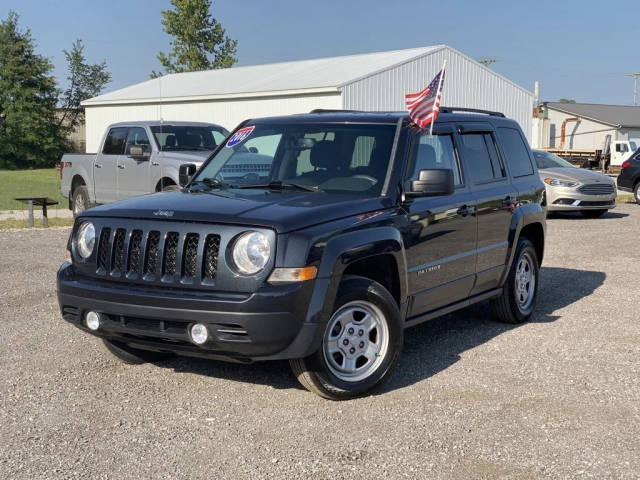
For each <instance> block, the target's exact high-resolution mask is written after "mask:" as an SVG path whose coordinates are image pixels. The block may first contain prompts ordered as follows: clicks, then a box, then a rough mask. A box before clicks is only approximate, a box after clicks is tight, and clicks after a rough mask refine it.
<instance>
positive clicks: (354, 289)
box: [290, 276, 404, 400]
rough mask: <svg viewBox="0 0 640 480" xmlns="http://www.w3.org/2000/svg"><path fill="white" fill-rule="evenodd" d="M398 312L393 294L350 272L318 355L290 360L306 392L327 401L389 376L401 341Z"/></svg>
mask: <svg viewBox="0 0 640 480" xmlns="http://www.w3.org/2000/svg"><path fill="white" fill-rule="evenodd" d="M403 335H404V332H403V325H402V321H401V318H400V312H399V310H398V306H397V305H396V302H395V300H394V299H393V297H392V296H391V294H390V293H389V292H388V291H387V290H386V289H385V288H384V287H383V286H382V285H380V284H379V283H377V282H374V281H373V280H370V279H368V278H364V277H357V276H348V277H345V278H344V279H343V281H342V282H341V284H340V289H339V292H338V298H337V300H336V304H335V308H334V311H333V314H332V315H331V318H330V319H329V322H328V323H327V327H326V330H325V333H324V337H323V340H322V345H321V347H320V348H319V349H318V351H317V352H316V353H314V354H313V355H311V356H309V357H307V358H300V359H295V360H291V361H290V363H291V369H292V370H293V373H294V374H295V375H296V377H297V378H298V381H299V382H300V383H301V384H302V385H303V386H304V387H305V388H307V389H308V390H310V391H312V392H314V393H316V394H318V395H320V396H322V397H324V398H328V399H331V400H345V399H348V398H353V397H357V396H360V395H364V394H366V393H368V392H370V391H371V390H373V389H375V388H377V387H379V386H380V385H382V384H383V383H384V382H385V381H386V380H388V378H389V376H390V375H391V371H392V370H393V367H394V366H395V364H396V362H397V361H398V358H399V356H400V352H401V350H402V343H403Z"/></svg>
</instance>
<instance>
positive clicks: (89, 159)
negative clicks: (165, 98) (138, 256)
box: [60, 121, 229, 215]
mask: <svg viewBox="0 0 640 480" xmlns="http://www.w3.org/2000/svg"><path fill="white" fill-rule="evenodd" d="M228 133H229V132H228V131H227V130H225V129H224V128H223V127H221V126H219V125H214V124H211V123H194V122H168V121H164V122H159V121H158V122H153V121H148V122H122V123H114V124H113V125H111V126H109V128H108V129H107V131H106V132H105V134H104V137H103V138H102V143H101V144H100V145H101V148H100V152H99V153H67V154H65V155H63V157H62V160H61V161H60V192H61V193H62V195H63V196H64V197H66V198H68V199H69V209H71V210H73V213H74V215H75V214H78V213H80V212H81V211H83V210H85V209H87V208H89V207H90V206H92V205H96V204H103V203H109V202H114V201H116V200H121V199H124V198H129V197H134V196H137V195H142V194H145V193H150V192H159V191H162V190H171V189H175V188H177V185H178V171H179V168H180V165H182V164H184V163H193V164H195V165H196V166H197V167H199V166H200V165H201V164H202V162H204V161H205V160H206V159H207V157H208V156H209V155H210V154H211V152H212V151H213V150H214V149H215V148H216V147H217V146H218V145H219V144H220V143H221V142H222V141H223V140H224V139H225V138H226V136H227V135H228Z"/></svg>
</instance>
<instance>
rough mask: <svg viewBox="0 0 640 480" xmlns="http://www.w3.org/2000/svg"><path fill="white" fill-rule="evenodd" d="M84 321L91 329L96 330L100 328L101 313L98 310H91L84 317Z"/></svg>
mask: <svg viewBox="0 0 640 480" xmlns="http://www.w3.org/2000/svg"><path fill="white" fill-rule="evenodd" d="M84 323H85V324H86V325H87V328H88V329H89V330H93V331H96V330H98V328H100V314H99V313H96V312H89V313H87V315H86V316H85V317H84Z"/></svg>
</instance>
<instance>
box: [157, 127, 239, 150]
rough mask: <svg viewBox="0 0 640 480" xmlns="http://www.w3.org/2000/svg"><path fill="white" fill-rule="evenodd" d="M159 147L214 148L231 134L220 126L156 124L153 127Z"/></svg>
mask: <svg viewBox="0 0 640 480" xmlns="http://www.w3.org/2000/svg"><path fill="white" fill-rule="evenodd" d="M151 132H152V133H153V136H154V137H155V139H156V143H157V144H158V148H159V149H160V150H162V151H163V152H167V151H175V150H209V151H210V150H214V149H215V148H216V147H217V146H218V145H219V144H220V143H222V141H223V140H224V139H225V138H226V136H227V135H228V134H229V132H228V131H227V130H225V129H224V128H222V127H218V126H213V125H211V126H192V125H156V126H153V127H151Z"/></svg>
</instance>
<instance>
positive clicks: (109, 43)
mask: <svg viewBox="0 0 640 480" xmlns="http://www.w3.org/2000/svg"><path fill="white" fill-rule="evenodd" d="M168 5H169V1H168V0H108V1H104V0H101V1H97V0H64V1H48V0H41V1H35V0H21V1H20V2H17V1H7V0H0V17H2V18H5V17H6V15H7V12H8V11H9V10H11V9H13V10H15V11H16V12H18V13H19V14H20V16H21V19H20V24H21V26H22V27H23V28H24V27H29V28H30V29H31V31H32V34H33V36H34V38H35V39H36V41H37V44H38V46H37V49H38V52H39V53H41V54H43V55H46V56H48V57H50V58H51V60H52V61H53V63H54V65H55V67H56V69H55V74H56V76H57V77H58V79H59V81H60V82H61V83H62V84H64V82H65V77H66V72H65V62H64V56H63V54H62V49H64V48H67V49H68V48H70V46H71V44H72V43H73V41H74V40H75V39H76V38H81V39H82V40H83V41H84V43H85V47H86V48H85V53H86V55H87V57H88V59H89V60H90V61H93V62H97V61H101V60H103V59H105V60H106V61H107V64H108V66H109V69H110V71H111V73H112V75H113V81H112V82H111V83H110V84H109V85H108V86H107V88H106V90H107V91H109V90H114V89H117V88H120V87H124V86H127V85H130V84H132V83H136V82H140V81H143V80H146V79H148V78H149V73H150V72H151V71H152V70H153V69H156V70H157V69H159V64H158V61H157V60H156V54H157V53H158V52H159V51H167V50H168V47H169V37H168V36H167V35H165V34H164V32H163V31H162V25H161V23H160V19H161V15H160V10H162V9H164V8H168ZM213 14H214V16H215V17H216V18H217V19H218V20H219V21H221V22H222V24H223V25H224V26H225V28H226V29H227V33H228V34H229V35H230V36H231V37H232V38H235V39H237V40H238V65H251V64H259V63H269V62H277V61H286V60H298V59H304V58H316V57H326V56H334V55H347V54H354V53H365V52H375V51H381V50H395V49H401V48H411V47H418V46H425V45H435V44H448V45H451V46H453V47H454V48H456V49H458V50H460V51H462V52H463V53H465V54H467V55H469V56H471V57H472V58H476V59H477V58H482V57H493V58H496V59H497V62H496V63H494V64H493V65H492V68H493V69H494V70H496V71H497V72H498V73H500V74H502V75H504V76H506V77H507V78H509V79H511V80H513V81H514V82H516V83H518V84H520V85H522V86H523V87H525V88H527V89H529V90H533V82H534V80H539V81H540V83H541V96H542V99H544V100H557V99H559V98H561V97H566V98H574V99H575V100H577V101H580V102H593V103H616V104H631V102H632V99H633V98H632V93H633V83H632V80H631V78H629V77H625V76H624V74H625V73H628V72H631V71H640V55H639V53H640V52H639V51H638V45H639V44H640V41H639V36H638V21H639V20H640V2H638V1H637V0H635V1H634V0H631V1H628V0H618V1H616V2H615V7H613V4H606V3H601V2H591V1H584V0H583V1H561V0H557V1H547V0H538V1H536V2H523V1H519V0H511V1H491V0H485V1H484V2H477V1H465V0H463V1H458V2H452V1H403V0H395V1H389V0H387V1H379V0H368V1H361V0H350V1H347V0H343V1H334V0H323V1H321V2H318V1H313V2H311V1H304V0H268V1H258V0H245V1H237V0H236V1H222V0H219V1H214V4H213Z"/></svg>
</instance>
